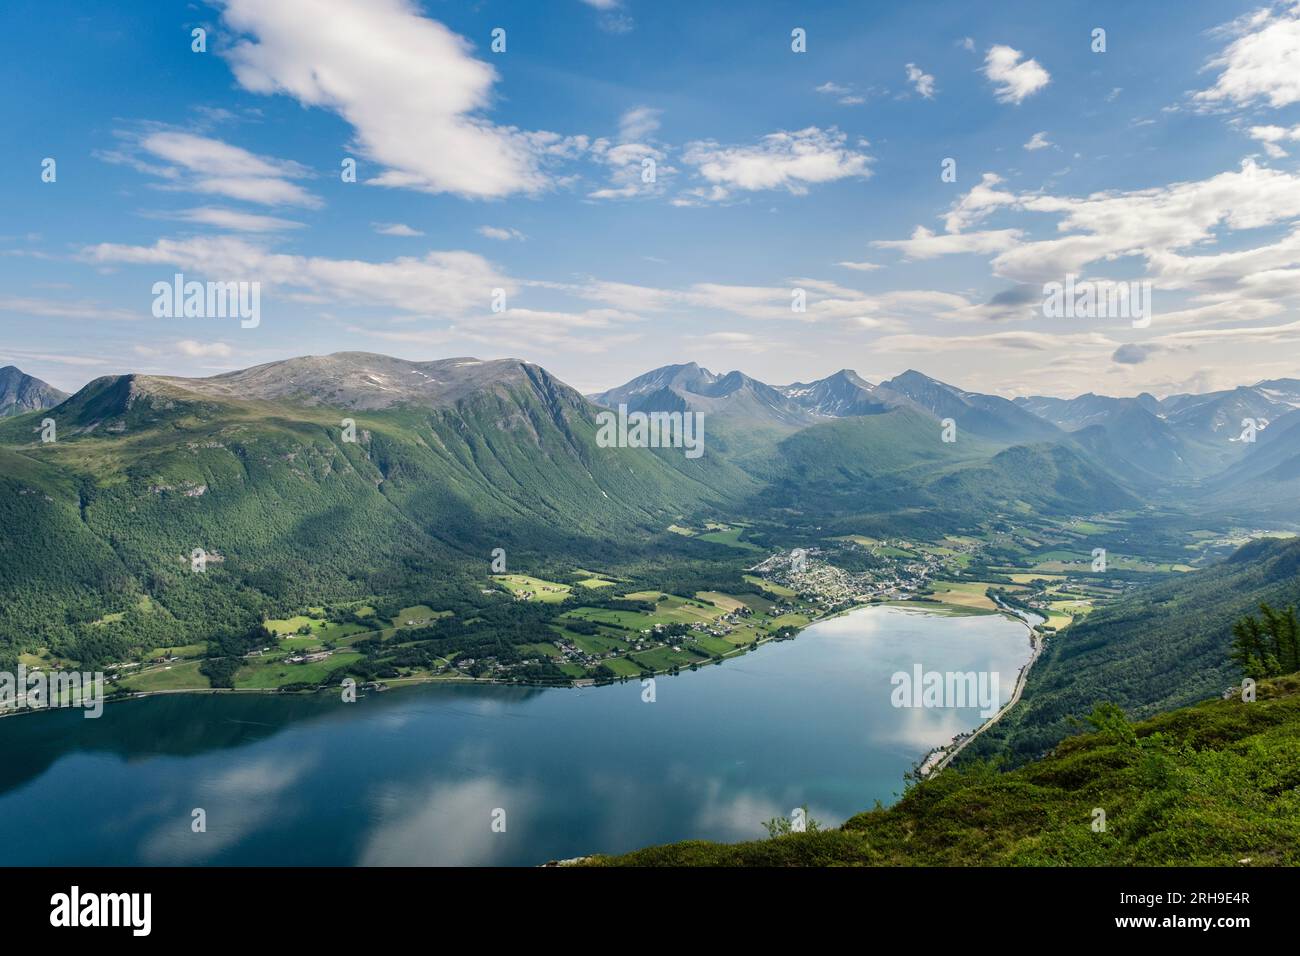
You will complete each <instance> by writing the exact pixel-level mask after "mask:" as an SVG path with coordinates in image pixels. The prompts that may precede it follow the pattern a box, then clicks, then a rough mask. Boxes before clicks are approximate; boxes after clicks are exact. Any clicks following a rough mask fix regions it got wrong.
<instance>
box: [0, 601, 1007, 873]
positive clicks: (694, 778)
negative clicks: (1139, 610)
mask: <svg viewBox="0 0 1300 956" xmlns="http://www.w3.org/2000/svg"><path fill="white" fill-rule="evenodd" d="M1029 651H1030V648H1029V641H1028V634H1027V631H1026V629H1025V627H1024V625H1023V624H1020V623H1017V622H1015V621H1012V620H1009V619H1008V618H1005V617H1002V616H1000V615H984V616H949V615H943V614H935V613H931V612H925V611H916V610H910V609H902V608H894V607H883V606H877V607H870V608H861V609H858V610H856V611H853V612H851V613H849V614H847V615H844V616H842V617H839V618H835V619H832V620H827V621H823V622H820V623H818V624H815V625H813V626H812V627H810V628H808V629H807V630H806V631H804V632H803V633H802V634H800V635H799V637H798V638H797V639H796V640H794V641H790V642H784V643H778V644H769V645H766V646H764V647H762V648H760V649H759V650H757V651H755V652H752V653H750V654H747V655H744V656H743V657H740V658H737V659H735V660H731V661H728V662H726V663H725V664H722V665H719V666H707V667H702V668H701V669H700V670H698V671H695V672H684V673H682V674H681V675H679V676H677V677H660V678H659V679H658V681H657V687H656V700H655V702H654V703H645V702H643V701H642V687H641V683H640V682H639V681H633V680H629V681H628V682H627V683H625V684H613V685H610V686H606V687H594V688H586V689H578V690H562V689H547V690H542V689H532V688H520V687H508V686H486V685H485V686H473V685H439V686H423V687H414V688H404V689H398V690H393V691H389V692H387V693H382V694H376V693H372V694H370V695H368V696H366V697H365V698H363V699H361V700H358V701H357V702H356V703H353V704H344V703H342V702H341V701H340V699H339V695H336V694H328V695H326V694H320V695H315V696H307V697H302V696H288V695H278V696H262V695H171V696H159V697H152V698H147V699H141V700H133V701H128V702H124V703H116V704H110V705H109V706H107V707H106V708H105V710H104V715H103V716H102V717H101V718H100V719H98V720H87V719H84V718H83V717H82V715H81V712H80V711H71V710H69V711H57V712H48V713H42V714H33V715H28V716H19V717H13V718H6V719H4V720H0V864H10V865H14V864H21V865H53V864H69V865H108V864H125V865H132V864H228V865H240V864H248V865H257V864H265V865H284V864H304V865H320V864H379V865H384V864H397V865H405V864H412V865H420V864H430V865H459V864H504V865H532V864H538V863H542V862H545V861H547V860H549V859H564V858H569V857H574V856H580V855H582V854H585V853H591V852H610V853H612V852H620V851H625V850H630V849H634V848H636V847H639V846H644V845H647V844H653V843H663V842H669V841H674V840H683V839H692V838H701V839H713V840H742V839H750V838H756V837H760V836H763V835H764V831H763V829H762V826H761V824H762V821H764V820H766V819H768V818H770V817H773V816H777V815H788V814H789V813H790V812H791V810H792V809H793V808H794V807H797V806H802V805H807V806H808V807H809V813H810V815H811V816H812V817H814V818H815V819H817V820H819V821H821V822H823V823H825V824H828V825H834V824H838V823H840V822H842V821H843V820H845V819H846V818H848V817H849V816H852V815H853V814H854V813H857V812H859V811H861V810H865V809H869V808H870V807H872V806H873V805H874V803H875V801H877V800H880V801H882V802H883V803H886V804H888V803H890V802H892V801H893V800H894V799H896V798H897V796H898V795H899V794H900V793H901V792H902V790H903V775H904V773H905V772H906V771H907V770H909V769H910V768H911V767H913V766H914V765H915V764H916V762H917V761H918V760H919V759H920V758H921V757H922V756H923V755H924V754H925V753H926V752H927V751H928V750H929V749H930V748H931V747H933V746H935V745H938V744H941V743H943V742H945V741H946V740H948V739H949V738H950V737H952V736H953V735H954V734H956V733H958V732H959V731H962V730H966V729H970V728H972V727H975V726H976V725H978V724H979V723H980V720H981V718H980V717H979V714H978V710H977V709H975V708H970V709H957V710H943V709H929V710H927V709H905V708H895V707H894V706H892V704H891V702H890V695H891V691H892V687H891V684H890V676H891V675H892V674H893V673H894V672H896V671H900V670H901V671H908V672H911V670H912V668H913V665H914V664H917V663H920V664H921V665H923V668H924V669H925V670H937V671H971V670H974V671H980V670H988V671H993V672H997V673H998V674H999V675H1000V684H1001V698H1002V701H1003V702H1005V701H1006V700H1007V699H1008V698H1009V697H1010V695H1011V692H1012V689H1013V687H1014V685H1015V679H1016V674H1017V673H1018V671H1019V669H1020V667H1021V666H1022V665H1023V664H1024V662H1025V661H1026V660H1027V659H1028V657H1029ZM200 808H201V809H202V810H203V811H205V813H206V826H207V829H206V832H202V833H196V832H193V830H192V826H191V821H192V819H193V817H192V814H193V811H194V810H195V809H200ZM497 809H501V810H504V811H505V832H504V833H500V832H493V829H492V820H493V811H494V810H497ZM498 816H499V815H498Z"/></svg>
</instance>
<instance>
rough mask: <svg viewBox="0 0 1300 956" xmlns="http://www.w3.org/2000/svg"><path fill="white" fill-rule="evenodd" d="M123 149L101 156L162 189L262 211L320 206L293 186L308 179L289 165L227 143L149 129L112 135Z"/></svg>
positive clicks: (302, 170) (300, 168) (301, 170)
mask: <svg viewBox="0 0 1300 956" xmlns="http://www.w3.org/2000/svg"><path fill="white" fill-rule="evenodd" d="M117 135H118V137H119V138H120V139H122V140H123V142H124V144H125V146H124V148H123V149H120V150H113V151H109V152H104V153H100V154H99V156H100V158H101V159H104V160H107V161H109V162H114V163H126V164H128V165H130V166H132V167H133V168H135V169H136V170H138V171H139V172H142V173H146V174H148V175H152V176H157V177H159V178H161V179H163V180H165V181H166V182H165V185H164V187H163V188H167V189H174V190H184V191H191V192H198V193H207V194H210V195H217V196H225V197H226V198H228V199H238V200H241V201H244V202H252V203H260V204H262V205H266V206H282V205H287V206H304V207H308V208H316V207H318V206H320V205H321V201H320V199H319V198H318V197H316V196H314V195H312V194H311V193H309V192H307V191H306V190H305V189H303V188H302V187H301V186H300V185H298V183H296V182H294V180H297V179H302V178H304V177H306V176H308V175H310V173H309V171H308V170H307V168H306V167H305V166H302V165H301V164H299V163H295V162H292V161H290V160H284V159H275V158H274V157H271V156H259V155H257V154H256V153H250V152H249V151H248V150H246V149H243V148H242V147H239V146H235V145H233V144H231V143H226V142H223V141H222V140H219V139H213V138H212V137H208V136H200V135H198V134H196V133H190V132H185V131H183V130H176V129H162V128H152V129H149V130H146V131H145V132H143V133H129V132H120V131H119V133H118V134H117Z"/></svg>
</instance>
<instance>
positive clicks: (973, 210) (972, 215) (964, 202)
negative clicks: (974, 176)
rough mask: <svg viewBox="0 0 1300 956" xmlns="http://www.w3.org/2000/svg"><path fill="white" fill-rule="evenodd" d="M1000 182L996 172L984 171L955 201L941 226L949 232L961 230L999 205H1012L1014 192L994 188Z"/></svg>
mask: <svg viewBox="0 0 1300 956" xmlns="http://www.w3.org/2000/svg"><path fill="white" fill-rule="evenodd" d="M1001 182H1002V177H1001V176H999V175H998V174H997V173H985V174H984V175H983V176H981V177H980V181H979V183H978V184H976V185H975V186H972V187H971V189H970V191H969V192H967V193H966V195H964V196H962V197H961V199H959V200H958V201H957V202H955V203H954V204H953V206H952V208H951V209H949V210H948V214H947V215H946V216H945V217H944V223H943V226H944V228H945V229H947V230H948V231H949V232H961V231H962V230H963V229H967V228H969V227H970V226H973V225H974V224H975V223H977V222H979V221H980V220H981V219H983V218H984V217H985V216H987V215H988V214H989V213H991V212H993V210H995V209H997V208H998V207H1000V206H1013V205H1015V204H1016V202H1017V199H1016V195H1015V194H1014V193H1009V192H1006V191H1005V190H1001V189H997V188H995V187H996V186H997V185H998V184H999V183H1001Z"/></svg>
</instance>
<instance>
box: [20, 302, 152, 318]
mask: <svg viewBox="0 0 1300 956" xmlns="http://www.w3.org/2000/svg"><path fill="white" fill-rule="evenodd" d="M0 312H13V313H17V314H19V315H23V314H26V315H39V316H41V317H42V318H47V319H111V320H114V321H123V322H130V321H134V320H135V319H144V318H147V317H148V316H149V310H148V308H147V307H146V308H142V309H141V310H140V311H139V312H132V311H130V310H129V309H115V308H111V307H109V306H106V305H103V304H102V303H99V302H92V301H89V300H84V299H83V300H81V301H75V302H73V301H68V300H66V299H36V298H30V297H23V296H0Z"/></svg>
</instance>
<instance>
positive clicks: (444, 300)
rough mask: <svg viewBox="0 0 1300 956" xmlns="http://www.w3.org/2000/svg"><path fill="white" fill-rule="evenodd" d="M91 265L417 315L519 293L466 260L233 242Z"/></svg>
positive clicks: (455, 310) (152, 251)
mask: <svg viewBox="0 0 1300 956" xmlns="http://www.w3.org/2000/svg"><path fill="white" fill-rule="evenodd" d="M82 256H83V258H85V259H86V260H87V261H90V262H93V263H104V264H110V263H119V264H146V265H162V266H167V267H169V268H179V269H181V270H183V271H185V272H192V273H194V274H195V275H200V276H205V277H208V278H210V279H212V280H214V281H236V280H239V281H258V282H261V283H262V284H263V286H264V287H266V288H265V289H264V291H265V292H271V291H275V292H278V293H280V294H282V295H285V296H287V297H290V298H293V299H295V300H297V301H301V302H311V303H336V302H337V303H346V304H358V305H370V306H373V305H383V306H389V307H392V308H396V309H400V310H402V311H405V312H409V313H413V314H417V315H444V316H447V315H455V316H459V315H465V314H475V313H480V314H481V313H485V312H488V311H489V308H490V305H491V296H492V290H493V289H494V288H502V289H505V290H506V291H507V293H508V294H513V293H514V291H516V290H517V288H518V286H517V283H515V282H514V281H513V280H511V279H509V278H508V277H507V276H505V275H503V274H502V273H501V272H499V271H498V270H497V269H496V267H494V266H493V265H492V264H491V263H490V262H488V260H486V259H484V258H483V257H482V256H478V255H475V254H474V253H471V252H458V251H452V252H430V253H428V254H426V255H424V256H421V257H402V258H398V259H393V260H389V261H384V262H368V261H365V260H360V259H330V258H326V257H324V256H299V255H288V254H285V253H277V252H272V251H271V250H269V249H267V248H265V247H264V246H262V245H259V244H257V243H253V242H250V241H248V240H247V239H244V238H237V237H234V236H214V237H200V238H193V239H159V240H158V241H157V242H155V243H154V244H153V245H149V246H132V245H117V244H113V243H101V244H99V245H96V246H91V247H89V248H87V249H85V250H84V251H83V253H82Z"/></svg>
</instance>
